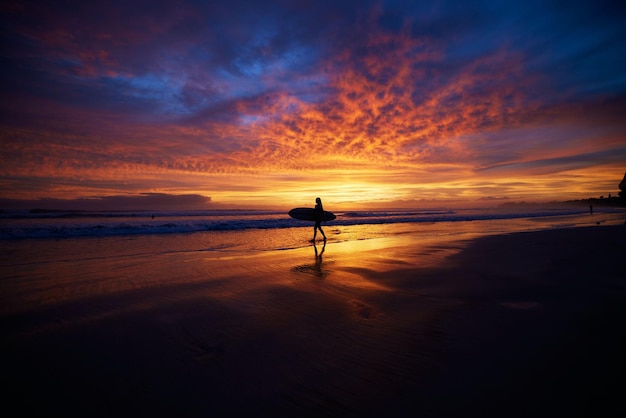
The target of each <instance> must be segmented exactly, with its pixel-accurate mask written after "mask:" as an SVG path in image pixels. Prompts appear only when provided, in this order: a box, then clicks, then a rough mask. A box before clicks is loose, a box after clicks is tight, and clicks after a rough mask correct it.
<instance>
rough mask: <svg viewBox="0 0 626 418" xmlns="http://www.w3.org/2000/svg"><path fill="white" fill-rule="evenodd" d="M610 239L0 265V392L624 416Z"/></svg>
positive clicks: (85, 412)
mask: <svg viewBox="0 0 626 418" xmlns="http://www.w3.org/2000/svg"><path fill="white" fill-rule="evenodd" d="M624 254H626V227H624V226H621V225H619V226H597V227H585V228H573V229H560V230H551V231H540V232H528V233H515V234H506V235H496V236H487V237H479V238H476V239H473V240H469V239H464V240H461V241H450V240H442V241H437V240H431V241H429V242H427V243H424V242H422V241H420V237H419V236H414V235H402V236H398V237H395V238H381V239H374V240H366V241H351V242H344V243H333V242H332V241H330V242H329V243H328V244H327V245H326V247H325V248H324V247H322V246H321V245H318V246H317V247H312V246H311V247H307V248H300V249H294V250H284V251H271V252H254V253H250V252H248V253H237V252H233V253H227V252H211V253H203V252H184V251H183V252H177V253H164V254H154V253H146V254H141V253H138V254H136V255H133V256H132V257H92V258H88V257H83V258H81V259H80V260H79V261H73V260H72V259H67V260H59V261H58V262H49V263H40V264H31V263H28V260H23V261H24V262H23V263H19V262H17V263H16V262H14V261H13V262H11V263H8V262H7V263H4V264H3V266H2V267H1V270H0V272H1V273H2V275H3V276H4V279H3V281H2V285H1V288H0V289H1V293H2V294H1V299H0V301H1V302H2V306H1V307H0V325H1V327H2V339H1V345H0V348H1V350H2V383H3V387H4V388H5V389H4V396H3V398H4V399H5V408H6V410H9V411H10V410H12V409H14V408H15V409H16V410H18V411H20V414H19V415H26V414H28V413H35V414H45V415H53V414H60V415H63V416H116V417H119V416H133V417H141V416H151V417H154V416H193V417H195V416H202V417H205V416H233V417H234V416H255V417H259V416H290V417H291V416H299V417H302V416H311V417H314V416H315V417H317V416H339V417H343V416H347V417H350V416H354V417H364V416H386V417H401V416H450V417H452V416H466V417H467V416H476V417H484V416H493V417H496V416H497V417H502V416H508V417H515V416H520V417H521V416H551V417H553V416H569V415H577V416H623V415H624V413H625V412H626V411H625V406H624V403H623V394H624V393H626V384H625V379H624V375H625V372H626V326H625V324H626V264H625V263H624ZM11 255H12V257H13V260H15V257H18V258H19V253H16V252H15V250H14V251H13V252H12V254H11Z"/></svg>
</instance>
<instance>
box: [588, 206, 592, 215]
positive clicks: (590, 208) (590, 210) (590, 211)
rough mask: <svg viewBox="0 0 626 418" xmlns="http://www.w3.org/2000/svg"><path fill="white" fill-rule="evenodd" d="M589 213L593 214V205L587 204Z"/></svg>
mask: <svg viewBox="0 0 626 418" xmlns="http://www.w3.org/2000/svg"><path fill="white" fill-rule="evenodd" d="M589 214H590V215H593V205H589Z"/></svg>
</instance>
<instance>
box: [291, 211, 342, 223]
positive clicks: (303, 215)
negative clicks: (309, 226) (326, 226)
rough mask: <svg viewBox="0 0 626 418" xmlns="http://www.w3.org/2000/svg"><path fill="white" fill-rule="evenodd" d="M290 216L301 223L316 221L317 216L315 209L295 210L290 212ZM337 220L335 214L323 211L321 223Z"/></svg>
mask: <svg viewBox="0 0 626 418" xmlns="http://www.w3.org/2000/svg"><path fill="white" fill-rule="evenodd" d="M289 216H291V217H292V218H294V219H299V220H301V221H315V220H316V216H317V214H316V212H315V209H313V208H295V209H291V210H290V211H289ZM335 218H336V216H335V214H334V213H332V212H328V211H323V212H322V218H321V219H320V221H322V222H327V221H332V220H333V219H335Z"/></svg>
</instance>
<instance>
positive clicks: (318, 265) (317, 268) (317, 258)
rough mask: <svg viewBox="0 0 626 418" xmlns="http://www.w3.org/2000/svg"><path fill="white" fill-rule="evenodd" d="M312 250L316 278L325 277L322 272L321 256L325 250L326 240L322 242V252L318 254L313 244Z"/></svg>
mask: <svg viewBox="0 0 626 418" xmlns="http://www.w3.org/2000/svg"><path fill="white" fill-rule="evenodd" d="M313 248H315V271H316V273H317V275H318V276H320V277H326V273H324V272H323V271H322V254H324V250H325V249H326V240H324V245H322V251H320V252H318V251H317V246H316V245H315V244H313Z"/></svg>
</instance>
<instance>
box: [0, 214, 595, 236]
mask: <svg viewBox="0 0 626 418" xmlns="http://www.w3.org/2000/svg"><path fill="white" fill-rule="evenodd" d="M584 212H585V211H584V210H582V209H559V210H535V211H493V210H490V211H481V210H455V211H447V210H442V211H437V210H433V211H395V212H390V211H381V212H372V211H369V212H366V211H363V212H357V211H351V212H343V213H342V212H337V213H336V214H337V219H336V220H334V221H332V222H328V223H327V225H329V226H330V225H335V226H351V225H366V224H376V225H377V224H391V223H428V222H430V223H435V222H464V221H486V220H497V219H516V218H535V217H554V216H567V215H576V214H583V213H584ZM56 215H61V213H56ZM66 215H67V213H64V214H63V216H53V217H46V216H42V214H38V215H37V214H32V216H33V217H31V218H28V217H24V216H22V217H21V218H19V217H15V216H14V217H13V218H11V219H6V217H5V219H2V222H0V239H23V238H66V237H100V236H119V235H142V234H172V233H178V234H186V233H194V232H203V231H204V232H206V231H215V232H218V231H239V230H247V229H279V228H295V227H305V226H306V227H308V226H310V225H312V224H310V223H308V222H303V221H298V220H295V219H292V218H290V217H289V216H287V214H285V213H281V212H254V211H247V212H237V211H223V212H219V211H214V212H211V213H209V212H202V213H197V212H194V213H189V212H184V213H183V212H170V213H167V214H159V215H158V216H156V217H154V218H152V216H151V215H147V214H146V213H145V212H141V213H139V212H133V213H123V214H122V213H104V212H103V213H98V214H94V213H89V214H84V213H83V215H84V216H78V214H77V213H74V215H75V216H66Z"/></svg>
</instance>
